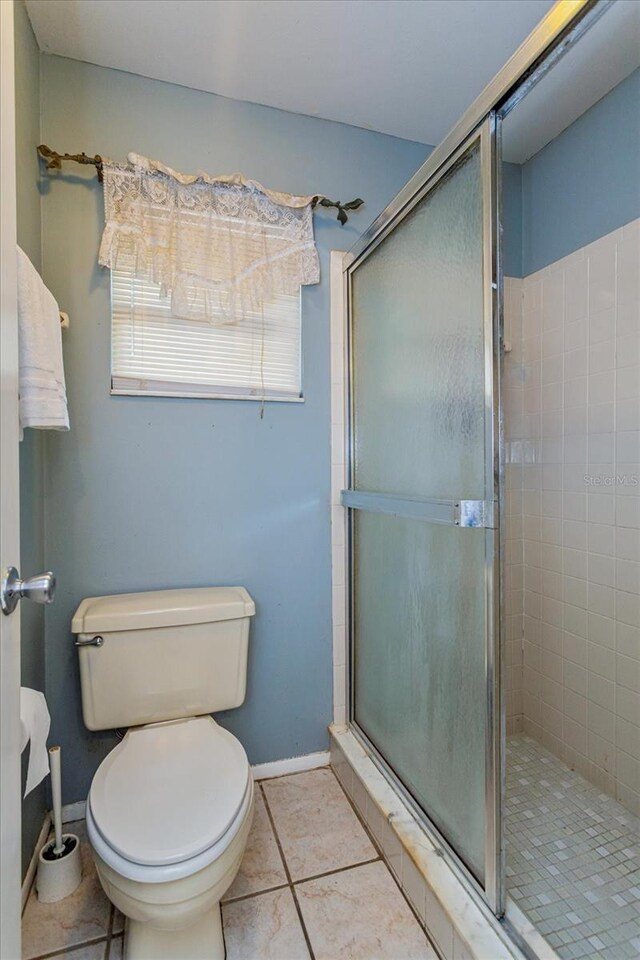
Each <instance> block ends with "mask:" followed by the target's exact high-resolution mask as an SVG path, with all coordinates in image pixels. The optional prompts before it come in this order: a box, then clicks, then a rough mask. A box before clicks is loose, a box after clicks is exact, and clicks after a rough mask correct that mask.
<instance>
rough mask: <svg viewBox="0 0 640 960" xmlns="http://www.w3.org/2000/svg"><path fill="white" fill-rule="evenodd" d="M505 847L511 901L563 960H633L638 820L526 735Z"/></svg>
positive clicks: (639, 938) (638, 899)
mask: <svg viewBox="0 0 640 960" xmlns="http://www.w3.org/2000/svg"><path fill="white" fill-rule="evenodd" d="M506 840H507V886H508V892H509V895H510V896H511V897H512V899H513V900H514V901H515V902H516V903H517V905H518V906H519V907H520V909H521V910H522V911H523V913H525V914H526V915H527V917H528V918H529V920H531V921H532V922H533V923H534V925H535V927H536V928H537V929H538V930H539V932H540V933H541V934H542V935H543V936H544V937H545V939H546V940H547V941H548V942H549V943H550V944H551V946H552V947H553V948H554V949H555V950H556V952H557V953H558V954H559V955H560V957H562V958H563V960H579V958H589V960H638V958H639V957H640V819H639V818H638V817H635V816H634V815H633V814H632V813H629V812H628V811H627V810H625V809H624V807H622V806H621V805H620V804H619V803H617V802H616V801H615V800H613V799H612V798H611V797H609V796H607V795H606V794H604V793H601V792H600V791H599V790H598V788H597V787H595V786H593V785H592V784H591V783H589V782H588V781H587V780H585V779H584V777H582V776H580V774H578V773H575V772H574V771H572V770H570V769H569V768H568V767H567V766H566V765H565V764H564V763H562V761H561V760H558V759H557V758H556V757H554V756H553V754H551V753H548V752H547V750H545V749H544V747H542V746H541V745H540V744H539V743H537V742H536V741H535V740H532V739H531V738H530V737H527V736H524V735H522V734H519V735H516V736H513V737H510V738H509V740H508V744H507V805H506Z"/></svg>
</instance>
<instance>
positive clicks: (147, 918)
mask: <svg viewBox="0 0 640 960" xmlns="http://www.w3.org/2000/svg"><path fill="white" fill-rule="evenodd" d="M254 613H255V604H254V602H253V600H252V599H251V597H250V596H249V594H248V593H247V591H246V590H245V589H244V587H194V588H186V589H179V590H156V591H149V592H147V593H128V594H119V595H117V596H109V597H88V598H87V599H85V600H83V601H82V602H81V604H80V606H79V607H78V609H77V610H76V612H75V615H74V617H73V620H72V624H71V628H72V630H73V632H74V634H76V637H77V639H76V646H77V647H78V658H79V662H80V682H81V689H82V714H83V717H84V722H85V725H86V727H87V728H88V729H89V730H114V729H118V728H119V727H126V728H128V732H127V733H126V735H125V737H124V739H123V740H122V742H121V743H119V744H118V745H117V746H116V747H115V748H114V749H113V750H112V751H111V753H109V754H108V755H107V756H106V757H105V759H104V760H103V761H102V763H101V764H100V766H99V768H98V770H97V771H96V774H95V776H94V778H93V782H92V784H91V789H90V791H89V796H88V799H87V833H88V836H89V843H90V844H91V847H92V850H93V857H94V860H95V863H96V869H97V871H98V877H99V878H100V882H101V884H102V886H103V888H104V890H105V892H106V894H107V896H108V897H109V899H110V900H111V902H112V903H114V904H115V905H116V907H118V908H119V909H120V910H121V911H122V913H123V914H124V915H125V917H126V918H127V920H126V926H125V942H124V956H125V960H224V956H225V948H224V939H223V936H222V922H221V917H220V900H221V898H222V897H223V896H224V894H225V893H226V891H227V890H228V889H229V887H230V886H231V884H232V883H233V879H234V877H235V875H236V873H237V872H238V869H239V867H240V862H241V860H242V856H243V854H244V850H245V846H246V843H247V837H248V834H249V828H250V826H251V817H252V814H253V780H252V777H251V771H250V768H249V762H248V760H247V755H246V753H245V752H244V749H243V747H242V745H241V744H240V743H239V741H238V740H236V738H235V737H234V736H232V734H230V733H229V732H228V730H225V729H224V728H223V727H221V726H219V725H218V724H217V723H216V722H215V721H214V720H213V719H212V718H211V716H210V714H211V713H215V712H217V711H221V710H231V709H233V708H234V707H239V706H240V705H241V704H242V703H243V702H244V698H245V693H246V684H247V650H248V641H249V621H250V618H251V617H252V616H253V615H254Z"/></svg>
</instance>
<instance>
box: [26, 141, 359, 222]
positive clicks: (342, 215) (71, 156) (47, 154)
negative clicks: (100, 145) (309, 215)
mask: <svg viewBox="0 0 640 960" xmlns="http://www.w3.org/2000/svg"><path fill="white" fill-rule="evenodd" d="M38 153H39V155H40V156H41V157H42V159H43V160H46V162H47V170H61V169H62V161H63V160H69V161H71V162H72V163H83V164H88V165H89V166H93V167H95V168H96V173H97V175H98V182H99V183H102V180H103V166H104V161H103V159H102V157H101V156H100V154H98V153H96V155H95V156H94V157H89V156H87V154H86V153H57V152H56V151H55V150H52V149H51V147H48V146H47V145H46V144H45V143H41V144H40V146H39V147H38ZM363 203H364V200H361V199H360V197H356V199H355V200H349V202H348V203H341V201H340V200H329V199H328V198H327V197H314V198H313V200H312V201H311V206H312V207H316V206H318V205H319V206H321V207H335V208H336V210H337V211H338V220H339V222H340V226H342V227H343V226H344V225H345V223H346V222H347V220H348V219H349V217H348V215H347V210H357V209H358V208H359V207H361V206H362V204H363Z"/></svg>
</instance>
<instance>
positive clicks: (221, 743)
mask: <svg viewBox="0 0 640 960" xmlns="http://www.w3.org/2000/svg"><path fill="white" fill-rule="evenodd" d="M249 776H250V771H249V762H248V760H247V755H246V753H245V752H244V749H243V747H242V745H241V744H240V743H239V742H238V740H236V738H235V737H234V736H232V734H230V733H229V732H228V731H227V730H224V729H223V728H222V727H220V726H218V724H217V723H215V721H214V720H212V719H211V717H196V718H193V719H189V720H176V721H173V722H171V723H159V724H152V725H150V726H147V727H137V728H135V729H133V730H130V731H129V732H128V733H127V735H126V737H125V738H124V740H123V741H122V743H121V744H119V745H118V746H117V747H115V749H114V750H112V751H111V753H110V754H109V755H108V756H107V757H106V758H105V759H104V760H103V761H102V763H101V764H100V767H99V768H98V771H97V773H96V775H95V777H94V778H93V783H92V784H91V790H90V793H89V802H90V805H91V813H92V815H93V819H94V821H95V825H96V827H97V828H98V830H99V831H100V833H101V834H102V836H103V838H104V839H105V841H106V842H107V843H108V844H109V846H110V847H111V848H112V849H113V850H115V851H116V852H117V853H119V854H120V855H121V856H122V857H125V858H126V859H127V860H130V861H132V862H134V863H140V864H146V865H149V866H152V865H161V864H170V863H179V862H180V861H182V860H188V859H189V858H190V857H195V856H197V855H198V854H199V853H202V852H203V851H204V850H206V849H207V848H208V847H211V846H213V844H214V843H216V842H217V841H218V840H219V839H220V838H221V837H222V836H223V835H224V834H225V833H226V831H227V830H228V829H229V827H230V826H231V824H232V823H233V822H234V819H235V818H236V816H237V814H238V812H239V810H240V808H241V806H242V801H243V800H244V797H245V794H246V791H247V788H248V786H249Z"/></svg>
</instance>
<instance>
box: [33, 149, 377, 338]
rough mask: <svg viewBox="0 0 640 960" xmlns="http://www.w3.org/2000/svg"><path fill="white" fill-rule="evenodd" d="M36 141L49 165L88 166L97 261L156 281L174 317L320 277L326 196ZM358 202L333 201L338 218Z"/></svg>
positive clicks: (253, 300)
mask: <svg viewBox="0 0 640 960" xmlns="http://www.w3.org/2000/svg"><path fill="white" fill-rule="evenodd" d="M38 150H39V153H40V155H41V156H43V157H44V158H45V159H46V160H47V165H48V167H49V168H51V167H53V168H54V169H55V168H60V167H61V165H62V161H63V160H65V159H70V160H75V161H77V162H79V163H84V164H93V165H94V166H95V167H96V169H97V171H98V176H99V179H100V180H101V182H102V184H103V187H104V212H105V226H104V231H103V234H102V241H101V243H100V251H99V254H98V262H99V263H100V264H101V265H102V266H103V267H109V269H110V270H120V271H126V272H127V273H129V274H131V275H133V276H135V277H136V278H137V280H139V281H142V282H146V283H148V284H153V285H155V286H157V287H158V289H159V291H160V295H161V296H163V297H170V300H171V311H172V314H173V315H174V316H175V317H180V318H183V319H186V320H205V321H208V322H209V323H212V324H216V325H220V324H233V323H236V322H237V321H238V320H240V319H242V318H243V317H245V316H247V314H248V313H250V312H252V311H256V310H258V311H259V310H261V309H262V306H263V305H264V304H266V303H271V302H273V301H274V300H275V299H277V298H278V297H281V296H296V295H298V293H299V291H300V287H302V286H306V285H309V284H315V283H318V282H319V280H320V262H319V258H318V251H317V250H316V244H315V239H314V235H313V209H314V207H315V205H316V204H317V203H320V204H323V205H324V206H336V202H334V201H333V200H327V198H326V197H319V196H295V195H293V194H290V193H282V192H278V191H275V190H269V189H267V188H266V187H263V186H262V184H260V183H258V182H257V181H255V180H249V179H247V178H246V177H244V176H243V175H242V174H240V173H235V174H231V175H230V176H216V177H211V176H209V175H208V174H206V173H197V174H184V173H180V172H178V171H177V170H173V169H172V168H171V167H168V166H167V165H166V164H164V163H161V162H160V161H159V160H151V159H149V158H148V157H143V156H141V155H140V154H137V153H130V154H129V155H128V157H127V163H118V162H116V161H113V160H107V159H105V158H103V157H100V156H95V157H93V158H91V157H87V156H86V155H85V154H77V155H76V156H75V157H70V156H66V157H61V156H60V155H59V154H54V152H53V151H52V150H50V149H49V148H48V147H45V146H44V145H43V146H40V147H39V148H38ZM362 202H363V201H362V200H360V199H358V200H352V201H351V203H349V204H340V203H338V204H337V206H338V219H339V221H340V223H344V222H345V220H346V219H347V214H346V212H345V210H346V209H357V208H358V207H359V206H360V205H361V204H362Z"/></svg>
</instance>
